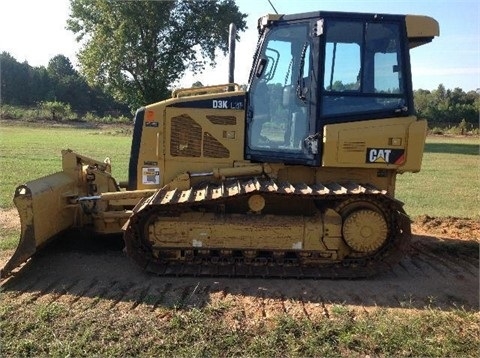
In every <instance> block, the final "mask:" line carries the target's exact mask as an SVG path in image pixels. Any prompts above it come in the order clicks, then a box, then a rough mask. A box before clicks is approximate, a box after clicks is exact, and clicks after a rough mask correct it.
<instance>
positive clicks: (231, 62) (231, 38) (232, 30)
mask: <svg viewBox="0 0 480 358" xmlns="http://www.w3.org/2000/svg"><path fill="white" fill-rule="evenodd" d="M236 38H237V27H236V26H235V24H234V23H233V22H232V23H231V24H230V26H229V28H228V83H234V82H235V79H234V72H235V41H236ZM233 90H234V86H229V91H233Z"/></svg>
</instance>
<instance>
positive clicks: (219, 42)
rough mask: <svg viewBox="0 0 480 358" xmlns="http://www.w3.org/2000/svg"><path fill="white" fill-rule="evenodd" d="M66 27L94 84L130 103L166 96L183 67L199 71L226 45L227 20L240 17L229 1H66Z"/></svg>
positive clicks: (241, 22)
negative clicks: (73, 36) (67, 14)
mask: <svg viewBox="0 0 480 358" xmlns="http://www.w3.org/2000/svg"><path fill="white" fill-rule="evenodd" d="M70 5H71V13H70V18H69V20H68V21H67V28H68V29H70V30H71V31H73V32H74V33H75V34H77V41H80V42H82V48H81V50H80V53H79V57H78V59H79V62H80V66H81V71H82V73H83V74H84V75H85V76H86V78H87V80H88V81H89V83H90V84H98V85H100V86H102V87H103V88H105V89H106V90H107V91H108V92H109V93H111V94H112V95H113V96H114V97H115V98H116V99H117V100H121V101H124V102H127V103H128V104H129V105H130V106H132V107H139V106H141V105H144V104H147V103H153V102H156V101H159V100H162V99H165V98H167V97H168V96H169V94H170V91H169V87H171V85H172V84H174V83H175V81H177V80H178V79H179V78H180V77H181V76H182V75H183V74H184V73H185V71H186V70H188V69H189V70H191V71H193V72H194V73H199V72H201V71H202V70H204V69H205V67H206V65H207V64H208V61H210V64H211V65H214V64H215V51H216V50H217V49H220V50H221V51H223V52H224V53H226V51H227V50H228V25H229V23H231V22H234V23H235V24H236V26H237V29H238V30H239V31H243V30H245V28H246V22H245V18H246V16H247V15H245V14H243V13H241V12H240V11H239V9H238V7H237V6H236V5H235V1H234V0H195V1H194V0H192V1H185V0H183V1H181V0H173V1H111V0H96V1H91V0H70Z"/></svg>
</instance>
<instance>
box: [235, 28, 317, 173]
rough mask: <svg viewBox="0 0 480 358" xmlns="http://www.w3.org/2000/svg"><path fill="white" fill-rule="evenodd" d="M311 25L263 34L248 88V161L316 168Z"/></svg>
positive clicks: (314, 89) (269, 31) (280, 29)
mask: <svg viewBox="0 0 480 358" xmlns="http://www.w3.org/2000/svg"><path fill="white" fill-rule="evenodd" d="M309 29H310V22H309V21H303V22H296V23H291V22H279V23H276V24H275V25H273V26H272V27H271V28H269V29H268V30H267V32H266V33H265V38H264V39H263V42H262V44H261V48H260V50H259V52H258V55H257V57H256V62H255V63H254V67H253V70H252V73H251V78H250V83H249V88H248V104H247V105H248V111H247V137H246V149H245V153H246V159H249V160H252V161H260V162H282V163H286V164H306V165H318V162H319V160H318V158H319V145H318V138H317V137H316V136H315V122H316V121H315V118H314V117H315V103H316V101H315V100H314V99H315V98H314V97H315V93H316V84H315V83H314V81H313V80H312V78H314V73H313V71H314V68H313V63H314V62H313V56H312V52H313V51H312V45H313V39H312V38H311V35H310V33H311V31H309Z"/></svg>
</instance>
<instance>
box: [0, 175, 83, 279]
mask: <svg viewBox="0 0 480 358" xmlns="http://www.w3.org/2000/svg"><path fill="white" fill-rule="evenodd" d="M74 190H75V181H74V180H73V178H72V177H71V176H69V175H67V174H65V173H64V172H58V173H55V174H52V175H49V176H46V177H43V178H40V179H36V180H33V181H30V182H28V183H26V184H24V185H20V186H19V187H17V188H16V190H15V195H14V199H13V201H14V203H15V206H16V207H17V210H18V214H19V215H20V223H21V233H20V241H19V244H18V246H17V248H16V250H15V253H14V254H13V256H12V257H11V258H10V260H9V261H8V262H7V263H6V265H5V267H3V268H2V269H1V270H0V278H2V279H4V278H6V277H7V276H9V275H10V274H11V272H12V270H13V269H15V268H16V267H17V266H19V265H21V264H22V263H23V262H25V261H27V260H28V259H29V258H30V257H32V256H33V255H34V254H35V253H36V252H37V251H38V250H39V249H40V248H41V247H43V246H44V245H45V244H46V243H48V242H49V241H51V240H52V239H53V238H54V237H55V236H56V235H58V234H59V233H60V232H62V231H64V230H66V229H68V228H70V227H72V226H73V224H74V221H75V206H73V205H69V202H68V199H69V197H70V196H71V194H72V192H73V191H74Z"/></svg>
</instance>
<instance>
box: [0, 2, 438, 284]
mask: <svg viewBox="0 0 480 358" xmlns="http://www.w3.org/2000/svg"><path fill="white" fill-rule="evenodd" d="M258 31H259V39H258V45H257V48H256V51H255V54H254V56H253V65H252V67H251V70H250V76H249V81H248V86H247V87H246V90H243V89H241V87H240V86H238V85H236V84H235V83H234V81H233V67H234V66H233V64H234V51H231V54H230V58H231V62H230V73H229V81H228V82H229V83H227V84H225V85H218V86H208V87H202V88H191V89H180V90H175V91H174V92H173V94H172V97H171V98H169V99H167V100H164V101H161V102H158V103H154V104H151V105H148V106H145V107H143V108H140V109H138V110H137V112H136V114H135V118H134V125H133V135H132V137H133V138H132V144H131V153H130V162H129V169H128V182H125V183H119V182H117V181H116V180H115V179H114V178H113V177H112V176H111V165H110V161H109V160H108V159H106V160H105V161H98V160H94V159H91V158H88V157H86V156H83V155H80V154H77V153H75V152H74V151H72V150H63V151H62V171H60V172H58V173H55V174H52V175H49V176H47V177H44V178H40V179H37V180H33V181H30V182H28V183H26V184H24V185H20V186H19V187H18V188H16V190H15V194H14V202H15V205H16V207H17V209H18V212H19V215H20V219H21V238H20V242H19V245H18V247H17V250H16V252H15V253H14V255H13V256H12V258H11V259H10V261H9V262H8V263H7V264H6V265H5V267H4V268H3V269H2V271H1V276H2V278H4V277H6V276H8V275H9V274H11V272H12V270H14V269H15V268H16V267H18V266H19V265H21V264H22V263H23V262H25V261H26V260H28V259H29V258H31V257H32V256H33V255H34V254H35V252H37V251H38V250H39V249H41V247H43V246H44V245H45V244H47V243H48V242H49V241H51V240H52V239H54V238H56V237H58V236H62V235H68V230H70V229H72V228H76V229H77V230H78V228H80V229H85V231H86V232H87V231H88V232H92V231H93V232H94V233H96V234H115V233H118V234H122V233H123V237H124V242H125V252H126V254H127V255H128V256H129V257H130V258H132V259H133V260H134V261H135V262H137V263H138V264H139V265H140V266H141V267H142V268H144V269H146V270H148V271H151V272H155V273H157V274H159V275H220V276H261V277H296V278H303V277H309V278H324V277H325V278H357V277H366V276H370V275H373V274H376V273H381V272H384V271H385V270H388V269H389V268H390V267H391V266H392V265H395V264H396V263H397V262H398V261H399V260H400V259H401V257H402V252H403V251H404V250H403V248H404V247H405V245H407V244H408V242H409V239H410V236H411V231H410V220H409V218H408V217H407V215H406V213H405V212H404V210H403V208H402V205H403V204H402V203H401V202H400V201H398V200H396V199H395V181H396V176H397V174H399V173H404V172H417V171H419V170H420V166H421V161H422V154H423V148H424V143H425V136H426V128H427V125H426V122H425V121H424V120H419V119H417V118H416V116H415V111H414V104H413V91H412V81H411V68H410V57H409V50H410V49H412V48H414V47H417V46H420V45H424V44H426V43H428V42H430V41H432V39H433V38H434V37H435V36H438V35H439V26H438V23H437V22H436V21H435V20H434V19H432V18H430V17H426V16H417V15H391V14H366V13H344V12H324V11H318V12H310V13H303V14H294V15H278V14H275V15H266V16H264V17H261V18H260V19H259V20H258ZM230 37H231V39H232V37H233V38H234V37H235V36H232V35H231V36H230ZM231 41H232V40H231ZM233 42H234V41H233ZM232 48H234V46H232ZM110 155H111V153H110Z"/></svg>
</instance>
